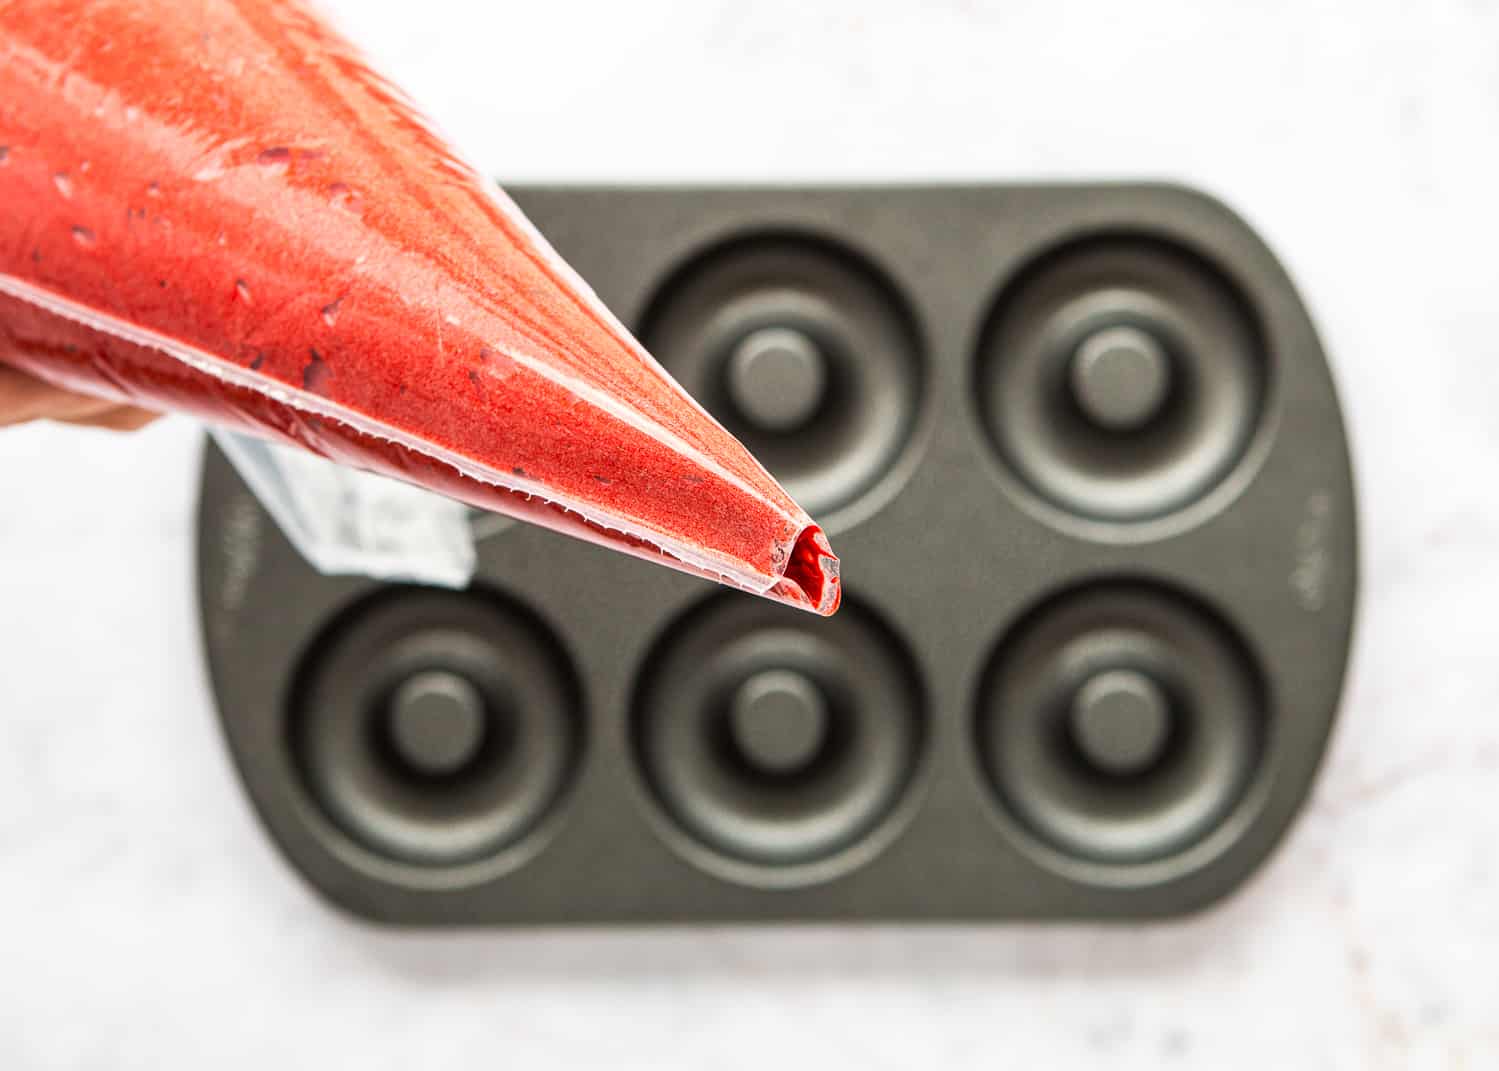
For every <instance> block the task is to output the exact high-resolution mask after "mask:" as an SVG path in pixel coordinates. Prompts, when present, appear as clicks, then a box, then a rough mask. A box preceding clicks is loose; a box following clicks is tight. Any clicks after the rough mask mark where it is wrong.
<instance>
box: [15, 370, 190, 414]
mask: <svg viewBox="0 0 1499 1071" xmlns="http://www.w3.org/2000/svg"><path fill="white" fill-rule="evenodd" d="M160 415H161V414H159V413H152V412H149V411H147V410H145V409H137V408H136V407H135V406H132V405H122V404H120V403H119V402H111V401H105V400H104V399H102V398H90V397H88V396H87V395H84V394H74V393H73V392H72V391H68V390H63V389H62V388H61V387H54V386H53V385H52V384H50V383H44V382H42V381H41V380H40V379H37V378H35V377H33V376H29V375H27V374H26V373H25V372H21V371H18V370H17V369H14V368H11V367H10V366H9V365H5V364H0V428H6V427H10V426H11V425H13V424H26V423H28V422H30V421H33V420H55V421H58V422H59V423H63V424H78V425H82V426H84V427H90V428H108V429H110V430H111V431H134V430H136V429H137V428H141V427H144V426H145V425H147V424H149V423H151V421H153V420H155V419H156V418H157V417H158V416H160Z"/></svg>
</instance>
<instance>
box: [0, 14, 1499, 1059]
mask: <svg viewBox="0 0 1499 1071" xmlns="http://www.w3.org/2000/svg"><path fill="white" fill-rule="evenodd" d="M333 7H334V8H335V9H336V10H337V13H338V14H339V15H340V16H341V17H342V18H343V20H344V21H345V23H346V24H347V25H349V26H350V27H351V28H352V30H353V32H354V33H355V35H356V36H358V37H360V38H361V39H362V40H363V41H365V42H366V43H367V45H368V47H369V48H370V49H371V50H372V51H373V52H374V53H376V55H377V56H378V57H379V58H380V59H381V60H382V61H383V62H384V63H385V64H386V65H387V66H388V67H390V68H391V69H392V70H393V72H394V73H395V75H396V76H397V77H398V79H400V80H402V81H404V82H406V83H407V84H408V85H409V86H410V88H411V89H412V90H413V91H414V92H415V94H416V95H417V96H418V98H419V99H422V100H424V101H425V102H426V103H427V104H428V107H429V108H430V109H431V110H432V111H433V112H435V113H436V114H437V115H438V117H439V118H440V120H441V122H442V123H443V124H444V125H445V126H446V127H447V128H448V129H449V130H450V131H451V132H453V133H454V134H455V135H456V136H457V137H458V138H459V140H461V141H462V142H463V143H464V144H465V145H466V146H467V147H468V148H469V149H470V151H471V153H472V155H474V156H475V157H476V158H477V160H478V161H479V162H480V163H482V164H483V166H485V167H486V168H488V169H490V170H492V171H494V172H496V173H504V174H507V175H511V176H514V177H516V178H518V179H519V178H525V179H539V178H567V179H586V178H611V179H613V178H619V179H629V178H676V179H686V178H718V179H772V178H829V179H837V178H857V179H866V178H877V177H883V178H927V177H933V176H942V177H956V178H977V179H987V178H999V177H1005V178H1009V177H1018V176H1027V177H1045V176H1056V175H1065V176H1118V175H1142V174H1143V175H1154V176H1165V177H1172V178H1179V179H1182V180H1185V181H1189V182H1193V183H1197V184H1200V185H1203V186H1206V187H1207V188H1209V189H1211V190H1213V191H1216V192H1217V193H1219V194H1220V195H1222V196H1224V197H1225V198H1226V199H1228V200H1229V201H1230V202H1231V203H1232V204H1234V205H1235V206H1237V207H1238V208H1239V209H1241V210H1242V211H1243V212H1244V213H1245V215H1246V216H1247V217H1248V218H1249V219H1250V220H1251V221H1252V222H1253V223H1254V224H1255V225H1256V226H1257V227H1259V228H1260V229H1261V230H1262V232H1263V233H1264V234H1265V236H1266V237H1267V238H1268V239H1269V240H1270V241H1271V242H1272V244H1273V245H1274V246H1275V247H1276V248H1277V249H1278V250H1279V252H1280V253H1281V254H1282V255H1283V257H1284V259H1285V260H1286V262H1287V263H1288V265H1289V267H1290V268H1291V270H1292V272H1293V274H1294V275H1295V276H1296V278H1297V279H1298V281H1299V283H1300V285H1301V286H1302V288H1303V290H1304V293H1305V296H1306V298H1307V299H1308V301H1309V302H1310V304H1311V306H1312V308H1313V310H1314V312H1315V314H1316V315H1317V317H1318V319H1319V322H1320V324H1321V326H1322V328H1323V331H1324V334H1325V340H1326V342H1327V345H1328V348H1329V350H1330V351H1331V353H1332V354H1333V355H1334V360H1335V364H1336V371H1337V373H1338V375H1339V379H1340V381H1341V385H1342V390H1343V396H1344V400H1345V402H1346V405H1347V408H1348V411H1349V414H1350V417H1351V423H1352V429H1353V434H1354V438H1355V452H1356V459H1357V462H1358V467H1359V475H1360V477H1361V491H1362V509H1363V534H1364V541H1365V542H1364V547H1365V553H1364V572H1365V587H1364V599H1363V607H1362V619H1361V624H1360V629H1359V633H1358V643H1357V652H1356V657H1355V662H1354V667H1353V672H1352V676H1351V682H1350V687H1349V690H1348V693H1347V698H1346V705H1345V708H1344V716H1343V722H1342V724H1341V727H1340V729H1339V731H1338V733H1337V735H1336V739H1335V745H1334V747H1333V749H1332V752H1331V755H1330V759H1329V761H1328V763H1327V766H1326V768H1325V770H1324V774H1323V776H1322V778H1321V780H1320V782H1319V784H1318V786H1317V789H1316V793H1315V804H1314V806H1313V807H1312V808H1311V811H1310V813H1309V814H1308V815H1307V816H1306V817H1305V819H1304V820H1303V821H1301V822H1300V823H1299V825H1298V826H1297V827H1296V829H1295V831H1294V834H1293V835H1292V836H1291V837H1290V839H1289V840H1288V842H1287V843H1286V845H1285V846H1284V848H1283V849H1282V851H1281V852H1280V853H1279V854H1278V855H1277V857H1276V858H1275V859H1274V860H1273V862H1272V863H1271V864H1270V865H1269V867H1268V868H1267V869H1266V870H1265V871H1263V872H1262V873H1261V875H1260V876H1259V877H1258V878H1257V879H1256V880H1255V881H1254V882H1253V883H1252V884H1251V885H1250V887H1249V888H1248V889H1247V890H1246V891H1245V892H1243V893H1242V894H1241V895H1239V896H1238V897H1237V898H1235V899H1233V900H1232V901H1230V902H1229V903H1228V904H1226V905H1225V906H1223V907H1221V908H1219V909H1217V910H1215V911H1213V912H1211V913H1209V914H1207V915H1205V916H1203V917H1200V918H1197V919H1194V920H1191V921H1189V922H1186V923H1181V924H1174V925H1166V926H1159V927H1152V928H1144V929H1103V928H1096V927H1080V926H1069V927H1062V928H1049V929H1047V928H1025V927H996V928H937V929H920V930H917V929H902V928H898V927H890V928H879V929H872V930H868V929H866V930H845V929H836V928H828V929H814V930H805V931H799V930H791V929H776V930H743V931H736V930H708V931H703V930H698V931H687V932H676V933H666V934H659V933H652V932H649V931H635V932H593V933H568V932H550V933H529V934H527V933H518V934H495V933H486V932H480V933H474V934H467V935H448V936H441V937H432V936H423V935H416V936H413V935H403V934H397V933H390V932H381V931H376V930H372V929H368V928H365V927H363V926H360V925H358V924H355V923H352V922H350V921H348V920H346V919H345V918H343V917H341V916H339V915H337V914H334V913H333V912H332V911H330V910H329V909H327V908H325V907H324V906H322V904H321V903H320V902H318V901H316V900H315V899H314V898H313V897H312V896H311V895H310V894H309V893H308V891H307V890H306V889H305V888H304V887H303V886H302V885H301V884H300V882H299V881H298V880H297V879H296V878H295V877H294V876H293V875H292V873H291V872H290V871H289V870H288V869H287V868H286V867H285V866H284V865H283V864H282V862H281V860H280V859H279V857H277V856H276V855H275V854H274V852H273V851H272V849H271V848H270V846H269V845H268V843H267V841H266V839H265V837H264V836H263V835H262V834H261V832H260V829H259V828H258V826H257V825H256V823H255V821H254V819H253V817H252V816H251V814H250V812H249V809H248V804H247V802H246V800H245V798H244V797H243V796H242V794H241V792H240V789H239V786H238V784H237V783H236V780H235V778H234V775H233V771H232V769H231V767H230V765H229V763H228V761H227V759H226V757H225V754H224V751H223V748H222V745H221V743H220V740H219V737H218V730H217V726H216V724H215V721H214V718H213V716H212V714H211V712H210V708H209V696H208V692H207V690H206V687H205V682H204V677H203V671H202V669H201V667H200V665H199V661H198V647H197V637H196V632H195V628H196V626H195V623H194V620H193V614H192V587H191V584H192V574H191V568H192V565H191V551H192V545H191V535H190V512H191V507H192V500H193V494H194V488H193V483H194V476H195V467H196V460H195V450H196V443H197V438H196V432H195V431H194V430H193V429H191V428H190V427H188V426H186V425H185V424H183V423H180V422H168V423H166V424H164V425H161V426H158V427H156V428H153V429H152V430H150V431H148V432H146V433H144V434H141V435H139V436H136V437H134V438H128V439H125V438H115V437H110V436H108V435H105V434H102V433H100V434H93V433H84V432H77V431H62V430H59V429H55V428H51V427H38V428H31V429H26V430H21V431H10V432H5V433H3V434H0V726H3V732H4V736H3V738H0V1067H4V1068H7V1069H11V1068H14V1069H17V1071H20V1069H27V1071H29V1069H32V1068H119V1069H124V1068H151V1069H153V1071H154V1069H163V1068H192V1069H197V1068H202V1067H215V1068H260V1067H278V1066H319V1065H325V1066H331V1065H336V1066H347V1067H360V1068H365V1069H369V1071H374V1069H383V1068H406V1067H437V1066H483V1067H496V1066H505V1067H539V1066H556V1065H572V1064H576V1065H579V1066H588V1065H592V1066H598V1065H601V1064H605V1063H606V1062H607V1064H609V1065H610V1066H622V1067H637V1066H638V1067H652V1068H669V1067H683V1068H697V1067H707V1066H712V1067H725V1068H736V1067H745V1068H750V1067H756V1068H759V1067H763V1066H765V1065H766V1063H771V1064H774V1065H781V1066H798V1067H799V1066H803V1065H806V1066H826V1067H833V1066H847V1065H850V1064H854V1063H857V1064H858V1065H861V1066H864V1067H871V1068H873V1067H881V1068H883V1067H890V1068H906V1067H913V1066H934V1067H963V1066H986V1067H993V1066H1013V1067H1045V1068H1062V1067H1091V1066H1107V1067H1110V1068H1114V1069H1129V1068H1152V1069H1154V1068H1158V1067H1173V1066H1181V1067H1193V1068H1212V1069H1215V1071H1217V1069H1238V1068H1243V1069H1251V1068H1262V1067H1293V1068H1302V1067H1306V1068H1336V1069H1349V1071H1355V1069H1359V1071H1362V1069H1370V1068H1372V1069H1382V1068H1442V1069H1451V1068H1470V1069H1487V1068H1494V1067H1496V1066H1499V980H1496V974H1495V971H1494V968H1493V962H1492V960H1493V957H1494V956H1495V954H1496V953H1499V672H1496V669H1499V661H1496V654H1495V651H1496V648H1499V642H1496V641H1499V626H1496V625H1495V620H1496V618H1495V614H1494V606H1495V605H1496V603H1499V479H1496V470H1499V422H1496V420H1495V417H1494V415H1493V414H1494V410H1495V406H1496V402H1499V331H1496V328H1495V324H1494V320H1493V311H1492V310H1493V309H1494V303H1495V301H1496V295H1499V268H1496V264H1499V258H1496V254H1495V245H1496V243H1499V211H1496V207H1495V205H1496V203H1499V196H1496V194H1499V5H1496V4H1495V3H1493V2H1491V0H1490V2H1485V0H1447V2H1436V0H1433V2H1431V3H1426V4H1412V3H1407V2H1401V0H1379V2H1375V0H1362V2H1355V0H1347V2H1341V3H1335V2H1308V0H1275V2H1266V3H1257V4H1253V5H1250V4H1217V3H1196V2H1190V0H1183V2H1180V3H1163V2H1134V3H1130V4H1110V3H1096V4H1082V3H1055V2H1052V0H1009V2H1007V3H995V4H984V3H979V2H976V0H974V2H961V0H947V2H944V3H937V2H931V3H921V4H917V3H902V2H894V0H892V2H883V3H876V2H872V0H865V2H863V3H857V2H853V0H850V2H847V3H832V2H827V3H820V4H808V3H804V2H791V0H775V2H766V3H759V4H744V3H739V2H730V0H713V2H700V3H695V4H680V5H674V4H669V3H666V2H663V0H632V2H631V3H629V4H603V3H601V4H587V3H583V2H581V0H572V2H550V3H532V4H520V3H505V4H492V5H490V4H471V3H467V2H465V0H423V2H422V3H419V4H408V3H400V4H395V3H390V4H375V3H371V2H368V0H339V2H338V3H336V4H334V5H333ZM502 18H513V19H514V23H513V24H512V23H510V22H502ZM582 31H587V32H588V39H587V40H586V41H583V42H581V43H580V42H579V41H577V40H575V39H574V36H573V35H574V34H575V33H578V32H582ZM554 67H555V68H556V69H555V70H554ZM559 125H565V127H566V130H565V132H564V131H563V130H561V129H559Z"/></svg>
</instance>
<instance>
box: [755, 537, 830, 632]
mask: <svg viewBox="0 0 1499 1071" xmlns="http://www.w3.org/2000/svg"><path fill="white" fill-rule="evenodd" d="M765 595H766V597H767V598H771V599H774V600H776V601H777V602H783V603H786V604H787V605H788V606H795V607H797V608H798V609H801V610H810V611H812V612H813V613H815V614H820V615H822V616H823V617H830V616H832V615H833V614H834V613H836V612H837V611H838V607H839V606H840V605H842V603H843V583H842V579H841V577H840V576H839V564H838V555H836V554H834V553H833V548H832V546H830V545H829V543H828V537H827V535H826V534H825V533H824V532H823V530H822V529H821V528H819V527H817V526H816V525H815V524H814V525H810V526H808V527H807V528H804V529H803V530H802V533H801V535H799V536H797V537H796V542H795V543H793V544H792V547H791V557H790V559H789V560H788V561H787V562H786V571H785V573H783V574H782V576H781V580H780V581H779V582H778V583H777V584H775V585H774V586H773V587H771V589H770V590H769V591H767V592H766V593H765Z"/></svg>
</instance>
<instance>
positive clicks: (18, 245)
mask: <svg viewBox="0 0 1499 1071" xmlns="http://www.w3.org/2000/svg"><path fill="white" fill-rule="evenodd" d="M0 361H4V362H7V363H9V364H11V365H13V366H15V367H17V368H19V369H21V370H22V371H24V372H27V373H30V374H31V375H34V376H36V377H39V378H41V379H43V380H46V381H48V382H51V383H53V384H55V385H58V386H61V387H64V388H67V389H70V390H74V391H79V392H82V393H86V394H92V395H96V396H100V397H105V398H110V399H114V400H119V401H122V402H129V403H132V404H136V405H141V406H145V407H148V408H153V409H158V410H170V411H176V412H183V413H188V414H191V415H195V416H197V417H199V418H201V419H203V420H205V421H208V422H209V423H210V424H212V425H215V426H217V427H218V428H220V429H229V430H231V431H235V432H241V433H248V434H250V435H252V436H255V437H258V438H261V439H266V440H270V441H271V442H273V443H281V444H289V445H291V446H295V447H298V448H301V449H303V450H307V451H311V452H312V453H314V454H317V455H320V456H321V457H323V458H327V459H329V460H331V461H334V462H338V463H340V464H342V465H347V466H352V467H354V468H357V469H363V470H367V471H369V472H374V473H378V474H381V475H384V476H391V477H395V478H397V479H399V480H402V481H405V482H407V483H411V484H415V485H417V486H419V487H422V488H425V489H427V490H429V491H436V492H439V493H441V494H443V495H446V496H448V497H450V498H453V499H457V500H460V501H462V502H465V503H468V504H470V505H472V506H476V507H479V508H480V509H484V510H491V511H496V512H499V513H504V514H509V515H511V516H514V517H517V518H520V519H522V520H526V521H530V522H533V523H536V524H541V525H544V526H546V527H548V528H552V529H556V530H557V531H560V532H564V533H567V534H570V535H573V536H577V537H580V538H583V539H587V540H590V541H592V542H595V543H599V544H602V545H604V546H607V547H612V548H614V549H616V550H620V551H623V552H625V553H628V554H633V555H635V556H637V557H641V558H645V559H648V560H650V561H654V562H659V563H661V564H664V565H668V566H671V567H673V568H676V569H679V570H682V571H684V572H688V573H692V574H696V575H699V576H704V577H708V578H711V579H713V580H717V581H720V582H722V583H724V584H727V585H730V586H732V587H736V588H740V589H743V590H745V591H749V592H753V593H755V594H758V595H765V596H768V597H770V598H773V599H776V600H779V601H781V602H784V603H789V604H791V605H794V606H798V607H801V608H803V609H807V610H811V611H815V612H817V613H821V614H830V613H832V612H833V611H834V610H836V609H837V607H838V602H839V598H840V592H841V587H840V584H839V579H838V559H837V558H836V557H835V556H834V554H833V552H832V550H831V549H830V548H829V546H828V542H827V539H826V538H825V536H824V535H823V533H822V530H821V529H820V528H818V527H817V525H815V524H814V523H813V522H812V520H811V519H810V518H809V517H808V516H807V514H806V512H805V511H803V510H802V509H801V508H800V507H799V506H798V505H797V504H796V503H795V502H794V501H792V499H791V498H790V496H788V495H787V494H786V492H785V491H784V490H783V489H782V488H781V487H780V485H779V484H777V483H776V481H775V480H774V479H773V478H772V477H771V476H770V475H769V474H768V473H767V472H766V471H765V470H764V469H763V468H762V467H761V466H760V464H759V463H758V462H756V461H755V459H754V458H753V457H751V456H750V454H749V453H748V451H746V450H745V449H744V447H743V446H741V445H740V444H739V442H738V441H737V440H735V439H734V438H733V436H731V435H730V434H729V433H728V432H727V431H725V430H724V429H723V428H722V427H721V426H720V425H719V424H718V423H717V422H716V421H714V419H713V418H712V417H711V416H709V415H708V413H707V412H706V411H705V410H704V409H703V408H702V407H701V406H700V405H698V404H697V403H696V402H695V401H694V400H693V399H692V398H691V397H690V396H689V395H688V394H687V393H686V392H685V391H684V390H682V388H681V387H679V386H678V385H677V384H676V382H675V381H673V380H672V379H671V377H670V376H669V375H668V374H667V373H666V372H665V371H664V370H663V369H662V368H661V367H660V365H658V364H657V363H656V362H655V361H654V360H653V359H652V358H651V357H650V356H649V355H648V354H647V353H646V352H645V350H644V349H643V348H641V346H640V345H639V343H637V342H636V341H635V340H634V339H633V338H632V337H631V335H630V334H629V332H628V331H627V330H626V329H625V327H624V326H623V325H622V324H621V323H620V322H619V321H618V320H617V319H616V318H615V317H614V316H613V315H612V314H611V313H610V312H609V311H608V310H607V309H606V308H605V307H604V306H603V304H602V303H601V302H600V301H599V300H598V298H597V297H596V296H595V295H594V294H593V292H592V291H591V290H590V289H589V288H588V287H587V285H586V284H585V283H584V282H583V281H582V279H580V278H579V277H578V276H577V275H576V274H575V273H574V272H573V271H572V270H571V269H570V268H569V267H568V266H567V265H566V264H565V263H563V261H562V260H561V259H560V258H559V257H558V256H557V254H556V253H555V252H553V250H552V249H551V248H550V247H549V246H548V245H547V243H546V241H545V240H544V239H543V238H542V237H541V235H540V234H539V233H538V232H537V231H536V230H535V229H534V228H533V227H532V226H531V225H530V224H529V223H528V222H527V220H526V219H525V217H524V216H523V215H522V214H521V213H520V211H519V210H518V209H517V208H516V207H515V205H514V204H513V203H512V202H511V201H510V200H509V199H508V198H507V197H506V196H505V195H504V194H503V193H502V192H501V191H500V190H499V189H498V188H497V187H496V186H495V185H494V184H493V183H491V182H489V181H488V180H486V179H484V178H483V177H482V176H481V175H480V174H479V173H478V172H477V171H476V170H475V169H474V168H473V167H471V166H470V165H468V164H467V163H465V162H464V161H463V160H462V159H461V158H460V157H459V156H458V155H457V154H456V153H455V151H454V150H453V149H452V148H451V147H450V146H449V145H448V144H447V142H446V141H445V140H444V139H443V138H442V137H441V136H440V135H439V134H438V133H436V132H435V131H434V129H433V127H432V126H431V125H430V124H429V123H428V122H427V121H426V120H424V119H423V118H422V117H421V116H420V115H419V114H418V113H417V112H416V110H415V109H414V108H413V107H412V105H411V104H410V103H409V102H408V101H407V99H406V98H405V97H404V96H403V95H402V93H401V92H400V91H399V90H398V89H396V88H395V87H394V86H393V85H392V84H391V83H390V82H388V81H387V80H385V79H384V78H382V77H381V76H380V75H379V74H377V73H375V72H374V71H372V70H371V68H370V67H369V66H368V65H367V64H366V62H365V60H364V59H363V58H362V57H361V56H360V54H359V53H358V52H357V51H356V50H355V49H354V48H353V46H351V45H350V44H349V43H348V42H347V41H345V40H344V39H343V38H341V37H340V36H338V35H337V33H335V32H334V31H333V30H332V29H330V28H329V27H328V26H327V25H326V24H325V23H324V22H323V21H321V19H320V18H319V17H318V16H317V15H316V14H314V13H313V12H312V11H311V10H309V9H308V8H307V7H305V6H303V5H302V4H301V3H299V2H296V0H194V2H193V3H175V2H173V0H0Z"/></svg>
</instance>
